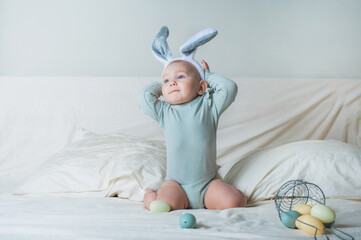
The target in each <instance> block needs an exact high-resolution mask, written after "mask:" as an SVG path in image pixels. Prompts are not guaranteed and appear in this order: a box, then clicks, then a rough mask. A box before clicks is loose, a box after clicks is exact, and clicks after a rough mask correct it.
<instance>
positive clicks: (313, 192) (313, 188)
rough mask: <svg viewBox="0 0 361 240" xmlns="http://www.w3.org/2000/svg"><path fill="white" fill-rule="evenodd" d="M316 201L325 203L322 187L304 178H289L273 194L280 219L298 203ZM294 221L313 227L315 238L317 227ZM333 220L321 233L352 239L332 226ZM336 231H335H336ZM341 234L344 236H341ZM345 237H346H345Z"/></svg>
mask: <svg viewBox="0 0 361 240" xmlns="http://www.w3.org/2000/svg"><path fill="white" fill-rule="evenodd" d="M318 203H321V204H323V205H325V204H326V198H325V194H324V193H323V191H322V189H321V188H320V187H319V186H317V185H316V184H313V183H309V182H306V181H304V180H291V181H288V182H286V183H285V184H283V185H282V186H281V188H280V189H279V190H278V192H277V194H276V196H275V205H276V209H277V211H278V215H279V218H280V220H281V221H282V215H283V214H286V212H288V211H290V210H292V208H293V207H294V206H296V205H299V204H308V205H311V206H314V205H316V204H318ZM295 221H298V222H301V223H302V224H305V225H308V226H310V227H312V228H314V229H315V233H314V239H317V237H316V235H317V231H318V229H317V227H315V226H313V225H310V224H308V223H305V222H302V221H301V220H298V219H295ZM333 224H334V222H332V223H331V224H329V225H327V226H326V227H325V228H324V229H323V235H324V236H325V237H326V239H329V238H328V236H327V233H326V231H327V232H329V233H332V234H333V235H335V236H336V237H338V238H339V239H342V240H346V239H354V238H353V237H352V236H351V235H349V234H348V233H345V232H343V231H341V230H339V229H337V228H335V227H334V226H333ZM336 231H337V233H336ZM340 234H343V235H344V236H341V235H340ZM345 237H347V238H345Z"/></svg>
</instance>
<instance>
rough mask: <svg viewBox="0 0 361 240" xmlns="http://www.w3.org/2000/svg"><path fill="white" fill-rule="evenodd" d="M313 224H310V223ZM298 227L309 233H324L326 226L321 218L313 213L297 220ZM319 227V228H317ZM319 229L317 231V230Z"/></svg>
mask: <svg viewBox="0 0 361 240" xmlns="http://www.w3.org/2000/svg"><path fill="white" fill-rule="evenodd" d="M307 224H309V225H311V226H309V225H307ZM296 227H297V228H298V229H301V230H302V231H304V232H305V233H307V234H308V235H315V233H316V235H323V229H324V228H325V227H324V225H323V223H322V222H321V220H320V219H318V218H316V217H314V216H311V215H308V214H306V215H302V216H300V217H298V218H297V220H296ZM316 228H317V229H316ZM316 230H317V232H316Z"/></svg>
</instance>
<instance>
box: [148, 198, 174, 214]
mask: <svg viewBox="0 0 361 240" xmlns="http://www.w3.org/2000/svg"><path fill="white" fill-rule="evenodd" d="M149 210H150V211H151V212H169V211H170V206H169V204H168V203H166V202H164V201H161V200H154V201H153V202H151V203H150V206H149Z"/></svg>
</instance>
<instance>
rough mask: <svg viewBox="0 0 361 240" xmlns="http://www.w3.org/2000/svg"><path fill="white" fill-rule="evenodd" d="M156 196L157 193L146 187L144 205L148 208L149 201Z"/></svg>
mask: <svg viewBox="0 0 361 240" xmlns="http://www.w3.org/2000/svg"><path fill="white" fill-rule="evenodd" d="M156 198H157V193H156V192H155V191H154V190H153V189H147V191H146V192H145V194H144V198H143V200H144V207H145V208H146V209H148V210H149V206H150V203H151V202H153V201H154V200H155V199H156Z"/></svg>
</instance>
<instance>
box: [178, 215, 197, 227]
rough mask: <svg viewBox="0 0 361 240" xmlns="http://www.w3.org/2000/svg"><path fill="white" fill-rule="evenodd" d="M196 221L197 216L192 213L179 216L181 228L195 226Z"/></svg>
mask: <svg viewBox="0 0 361 240" xmlns="http://www.w3.org/2000/svg"><path fill="white" fill-rule="evenodd" d="M196 223H197V220H196V218H195V217H194V216H193V215H192V214H190V213H185V214H183V215H182V216H181V217H180V218H179V225H180V226H181V228H195V227H196Z"/></svg>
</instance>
